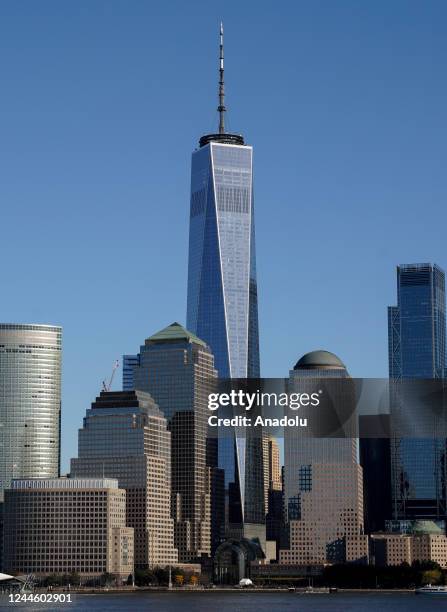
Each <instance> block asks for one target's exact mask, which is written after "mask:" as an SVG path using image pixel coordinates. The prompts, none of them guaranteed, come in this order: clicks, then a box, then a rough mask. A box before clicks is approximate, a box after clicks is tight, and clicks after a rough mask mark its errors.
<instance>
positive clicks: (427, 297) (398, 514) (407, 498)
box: [388, 264, 446, 519]
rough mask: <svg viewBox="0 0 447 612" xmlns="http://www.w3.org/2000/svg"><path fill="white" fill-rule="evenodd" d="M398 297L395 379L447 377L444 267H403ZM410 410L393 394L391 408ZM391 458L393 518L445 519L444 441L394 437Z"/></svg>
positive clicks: (392, 351) (391, 335)
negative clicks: (446, 373) (446, 363)
mask: <svg viewBox="0 0 447 612" xmlns="http://www.w3.org/2000/svg"><path fill="white" fill-rule="evenodd" d="M397 300H398V304H397V306H391V307H389V309H388V350H389V375H390V378H393V379H395V380H397V381H398V380H400V379H402V378H444V373H445V275H444V272H443V270H441V268H439V267H438V266H436V265H432V264H409V265H401V266H398V268H397ZM407 409H408V408H406V407H405V406H402V405H401V404H400V402H399V400H398V398H397V397H395V398H393V400H392V410H404V411H405V410H407ZM409 416H410V418H411V415H409ZM391 460H392V495H393V513H394V518H395V519H412V518H443V517H444V516H445V497H446V493H445V485H446V482H445V481H446V466H445V462H446V442H445V440H443V439H433V440H430V439H396V438H394V439H392V442H391Z"/></svg>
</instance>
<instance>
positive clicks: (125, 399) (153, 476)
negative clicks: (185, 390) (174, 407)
mask: <svg viewBox="0 0 447 612" xmlns="http://www.w3.org/2000/svg"><path fill="white" fill-rule="evenodd" d="M71 475H72V476H73V477H75V478H91V477H101V476H103V477H106V478H116V479H117V480H118V483H119V486H120V488H122V489H125V490H126V525H127V526H129V527H133V528H134V532H135V566H136V567H137V568H140V569H145V568H148V567H155V566H165V565H168V564H171V563H176V562H177V560H178V555H177V550H176V549H175V547H174V525H173V520H172V517H171V434H170V432H169V431H168V430H167V426H166V419H165V417H164V416H163V413H162V412H161V411H160V409H159V408H158V406H157V404H156V403H155V402H154V400H153V399H152V397H151V396H150V395H148V394H147V393H144V392H142V391H117V392H104V391H103V392H101V395H100V396H99V397H97V398H96V401H95V402H93V404H92V407H91V408H90V409H88V410H87V414H86V416H85V418H84V424H83V428H82V429H80V430H79V447H78V458H77V459H72V460H71Z"/></svg>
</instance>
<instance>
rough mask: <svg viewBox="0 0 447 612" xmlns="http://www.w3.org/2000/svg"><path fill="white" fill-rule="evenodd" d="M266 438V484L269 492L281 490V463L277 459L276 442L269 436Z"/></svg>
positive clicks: (277, 448)
mask: <svg viewBox="0 0 447 612" xmlns="http://www.w3.org/2000/svg"><path fill="white" fill-rule="evenodd" d="M266 437H267V445H268V483H269V490H273V491H280V490H282V482H281V463H280V458H279V446H278V441H277V440H276V438H274V437H273V436H271V435H268V436H266Z"/></svg>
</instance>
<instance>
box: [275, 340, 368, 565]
mask: <svg viewBox="0 0 447 612" xmlns="http://www.w3.org/2000/svg"><path fill="white" fill-rule="evenodd" d="M327 379H331V386H332V390H333V391H335V392H336V393H337V391H336V389H337V386H338V387H339V391H338V393H339V395H338V396H337V395H335V396H334V399H335V401H337V397H339V399H341V401H343V402H344V403H345V402H348V401H352V402H354V401H355V395H354V393H353V391H354V389H353V388H352V394H351V393H350V392H349V391H350V387H349V384H348V383H349V380H348V379H349V375H348V373H347V371H346V368H345V366H344V364H343V363H342V362H341V361H340V359H339V358H338V357H337V356H336V355H334V354H333V353H329V352H327V351H315V352H313V353H308V354H307V355H304V357H302V358H301V359H300V360H299V361H298V362H297V364H296V365H295V368H294V369H293V370H292V371H291V373H290V380H289V385H290V392H293V391H298V390H300V391H302V390H303V385H307V388H308V389H309V390H310V389H311V388H313V390H314V391H315V390H317V391H318V389H320V388H321V386H322V385H323V384H324V381H325V380H326V381H327ZM338 381H339V382H338ZM284 455H285V459H284V472H285V506H286V514H287V521H288V524H289V529H290V534H289V548H288V549H285V550H281V551H280V563H298V564H302V565H310V564H322V563H326V562H351V561H352V562H354V561H355V562H366V560H367V558H368V538H367V536H365V535H364V534H363V482H362V468H361V467H360V465H359V462H358V457H357V455H358V452H357V439H356V438H336V437H332V438H313V437H302V436H301V435H300V432H299V431H297V429H296V428H294V427H286V428H285V429H284Z"/></svg>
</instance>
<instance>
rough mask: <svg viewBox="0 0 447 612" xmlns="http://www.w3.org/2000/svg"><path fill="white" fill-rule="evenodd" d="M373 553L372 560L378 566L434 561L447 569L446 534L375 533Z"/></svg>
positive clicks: (373, 535)
mask: <svg viewBox="0 0 447 612" xmlns="http://www.w3.org/2000/svg"><path fill="white" fill-rule="evenodd" d="M371 551H372V560H373V562H374V564H375V565H378V566H386V565H401V564H402V563H407V564H408V565H411V564H412V563H414V562H415V561H419V562H421V563H424V562H427V561H433V562H434V563H438V564H439V565H440V566H441V567H442V568H443V569H446V568H447V537H446V536H445V534H404V533H374V534H372V535H371Z"/></svg>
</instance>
